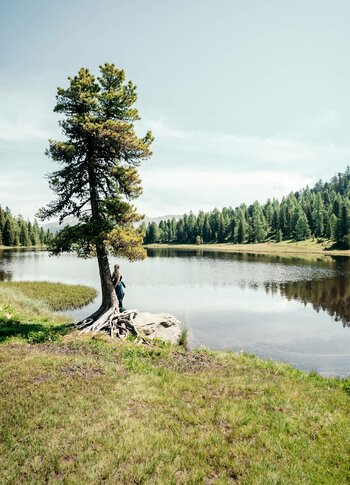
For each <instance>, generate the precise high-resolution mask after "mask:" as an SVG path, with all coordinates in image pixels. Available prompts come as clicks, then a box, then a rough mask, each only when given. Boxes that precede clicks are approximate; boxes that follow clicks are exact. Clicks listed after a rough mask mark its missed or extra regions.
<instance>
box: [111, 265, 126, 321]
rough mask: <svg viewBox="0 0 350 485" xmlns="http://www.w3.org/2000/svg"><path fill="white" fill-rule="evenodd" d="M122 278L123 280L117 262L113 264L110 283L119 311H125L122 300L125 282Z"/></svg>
mask: <svg viewBox="0 0 350 485" xmlns="http://www.w3.org/2000/svg"><path fill="white" fill-rule="evenodd" d="M122 280H123V277H122V275H121V274H120V269H119V264H115V265H114V270H113V274H112V283H113V286H114V288H115V292H116V295H117V298H118V304H119V311H121V312H123V311H125V308H124V306H123V300H124V296H125V292H124V288H125V283H124V281H122Z"/></svg>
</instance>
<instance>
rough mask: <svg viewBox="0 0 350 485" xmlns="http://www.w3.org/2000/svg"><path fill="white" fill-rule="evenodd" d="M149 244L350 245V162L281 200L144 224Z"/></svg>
mask: <svg viewBox="0 0 350 485" xmlns="http://www.w3.org/2000/svg"><path fill="white" fill-rule="evenodd" d="M141 227H142V230H143V232H144V241H145V244H152V243H181V244H184V243H187V244H202V243H225V242H230V243H236V244H244V243H261V242H265V241H276V242H281V241H282V240H290V239H294V240H296V241H302V240H305V239H308V238H310V237H313V238H314V239H317V240H318V241H321V240H323V239H328V240H332V241H334V245H335V246H337V247H339V248H344V249H348V248H349V247H350V167H349V166H348V167H347V168H346V170H345V172H344V173H338V174H337V175H335V176H334V177H333V178H332V179H331V180H330V181H329V182H325V183H323V182H322V180H319V181H318V182H317V183H316V184H315V185H314V187H312V188H309V187H306V188H304V189H302V190H300V191H297V192H294V193H293V192H291V193H290V194H289V195H287V196H286V197H283V198H282V200H281V201H279V200H277V199H268V200H267V202H266V203H265V204H260V203H259V202H258V201H255V202H254V203H253V204H251V205H246V204H244V203H243V204H241V205H240V206H239V207H236V208H234V209H233V208H232V207H224V208H223V209H222V210H221V211H220V210H218V209H216V208H215V209H214V210H212V211H211V212H203V211H200V212H199V213H198V215H195V214H193V213H192V212H190V213H189V214H185V215H184V216H182V217H181V218H180V219H178V220H176V219H175V218H172V219H169V220H163V221H160V223H159V224H156V223H154V222H152V223H149V224H148V225H147V226H146V225H145V224H143V225H142V226H141Z"/></svg>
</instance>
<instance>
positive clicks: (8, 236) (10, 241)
mask: <svg viewBox="0 0 350 485" xmlns="http://www.w3.org/2000/svg"><path fill="white" fill-rule="evenodd" d="M15 238H16V236H15V231H14V227H13V220H12V217H11V214H8V215H7V216H6V221H5V225H4V230H3V233H2V242H3V244H4V246H14V245H15Z"/></svg>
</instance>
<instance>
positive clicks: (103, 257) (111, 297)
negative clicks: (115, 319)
mask: <svg viewBox="0 0 350 485" xmlns="http://www.w3.org/2000/svg"><path fill="white" fill-rule="evenodd" d="M96 253H97V260H98V268H99V272H100V280H101V291H102V304H101V308H104V310H105V311H106V310H109V309H110V308H116V309H118V299H117V295H116V292H115V289H114V286H113V283H112V279H111V272H110V269H109V262H108V255H107V251H106V249H105V247H104V245H103V244H101V245H98V246H97V248H96Z"/></svg>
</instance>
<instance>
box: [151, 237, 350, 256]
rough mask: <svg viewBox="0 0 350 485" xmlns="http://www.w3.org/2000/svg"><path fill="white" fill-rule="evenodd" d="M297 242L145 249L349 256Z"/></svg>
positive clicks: (343, 251) (344, 251) (345, 252)
mask: <svg viewBox="0 0 350 485" xmlns="http://www.w3.org/2000/svg"><path fill="white" fill-rule="evenodd" d="M303 243H305V241H301V242H300V243H299V242H282V243H274V242H273V243H255V244H233V243H215V244H198V245H197V244H161V243H160V244H147V245H145V248H146V249H179V250H191V251H194V250H196V251H218V252H227V253H247V254H273V255H276V256H278V255H286V254H289V255H303V254H310V255H321V256H350V249H327V246H325V245H323V244H322V243H310V242H308V244H303Z"/></svg>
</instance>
